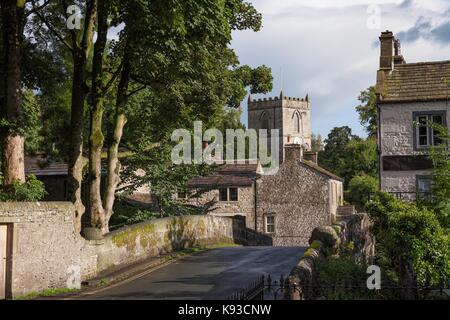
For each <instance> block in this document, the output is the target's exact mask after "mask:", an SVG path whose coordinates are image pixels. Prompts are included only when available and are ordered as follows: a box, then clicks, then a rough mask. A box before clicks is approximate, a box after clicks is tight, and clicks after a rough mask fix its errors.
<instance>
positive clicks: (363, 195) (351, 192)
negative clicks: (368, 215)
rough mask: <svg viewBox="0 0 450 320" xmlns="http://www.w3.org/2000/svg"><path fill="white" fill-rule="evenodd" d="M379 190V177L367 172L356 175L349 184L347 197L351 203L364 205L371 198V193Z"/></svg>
mask: <svg viewBox="0 0 450 320" xmlns="http://www.w3.org/2000/svg"><path fill="white" fill-rule="evenodd" d="M376 191H378V179H376V178H374V177H371V176H368V175H366V174H362V175H358V176H354V177H353V178H352V179H351V180H350V182H349V184H348V191H347V199H348V201H350V202H351V203H354V204H359V205H364V204H365V203H366V202H367V200H368V199H369V194H371V193H375V192H376Z"/></svg>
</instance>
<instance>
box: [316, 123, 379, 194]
mask: <svg viewBox="0 0 450 320" xmlns="http://www.w3.org/2000/svg"><path fill="white" fill-rule="evenodd" d="M325 144H326V145H325V148H324V150H323V151H321V152H320V153H319V164H320V165H321V166H323V167H324V168H326V169H328V170H330V171H331V172H333V173H335V174H337V175H338V176H340V177H342V178H344V186H345V187H347V186H348V184H349V182H350V180H351V179H352V178H353V177H354V176H356V175H361V174H366V175H370V176H372V177H376V176H377V171H378V165H377V152H376V150H377V149H376V148H377V145H376V140H375V138H368V139H361V138H359V137H357V136H355V135H353V134H352V130H351V129H350V128H349V127H339V128H333V130H331V132H330V134H329V135H328V138H327V139H326V140H325Z"/></svg>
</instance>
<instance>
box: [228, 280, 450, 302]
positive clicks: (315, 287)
mask: <svg viewBox="0 0 450 320" xmlns="http://www.w3.org/2000/svg"><path fill="white" fill-rule="evenodd" d="M294 296H296V297H297V298H300V299H308V300H317V299H319V300H323V299H325V300H402V299H445V300H450V281H449V283H448V285H447V286H445V285H442V286H438V287H407V286H399V285H396V284H390V283H386V282H383V283H382V285H381V287H380V289H378V290H370V289H368V288H367V285H366V284H361V285H360V284H355V283H313V284H310V285H305V284H302V285H296V284H290V283H289V282H288V281H286V280H285V279H284V278H283V276H281V277H280V279H279V280H278V281H276V280H275V281H273V280H272V278H271V277H270V275H268V276H261V277H259V278H258V279H257V280H256V281H254V282H252V283H250V284H249V285H248V286H247V287H246V288H244V289H241V290H238V291H236V292H235V293H233V294H232V295H230V296H228V297H227V298H226V299H227V300H284V299H288V300H290V299H293V297H294ZM408 297H409V298H408Z"/></svg>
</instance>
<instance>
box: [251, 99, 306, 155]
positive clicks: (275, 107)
mask: <svg viewBox="0 0 450 320" xmlns="http://www.w3.org/2000/svg"><path fill="white" fill-rule="evenodd" d="M248 127H249V129H256V130H257V131H258V130H260V129H265V130H268V134H270V130H272V129H278V130H279V152H280V158H279V159H280V163H282V162H283V160H284V146H285V145H287V144H290V143H298V144H301V145H303V146H304V147H305V148H306V149H307V150H310V149H311V104H310V102H309V97H308V95H306V97H305V98H304V99H300V98H291V97H286V96H284V94H283V92H281V94H280V96H279V97H275V98H269V99H267V98H264V99H258V100H253V99H252V97H251V95H250V96H249V99H248ZM268 137H270V135H269V136H268ZM268 150H270V139H269V141H268Z"/></svg>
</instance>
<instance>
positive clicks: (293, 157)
mask: <svg viewBox="0 0 450 320" xmlns="http://www.w3.org/2000/svg"><path fill="white" fill-rule="evenodd" d="M261 173H262V168H261V166H260V165H259V164H226V165H223V166H221V167H219V169H218V170H217V171H216V172H215V173H214V174H212V175H210V176H206V177H197V178H194V179H192V180H190V181H189V182H188V184H187V186H188V188H189V189H190V190H191V192H190V195H191V196H188V195H187V194H185V193H179V194H178V195H177V198H178V199H179V200H180V201H182V202H184V203H185V204H190V205H194V206H197V207H204V206H205V205H207V204H208V203H211V207H210V208H209V210H210V211H209V213H208V214H210V215H214V216H228V217H234V216H242V217H243V218H245V222H246V226H247V228H249V229H252V230H255V231H257V232H259V233H263V234H266V235H269V236H271V237H272V238H273V244H274V245H277V246H293V245H306V244H307V242H308V239H309V237H310V236H311V232H312V230H313V229H314V228H315V227H318V226H321V225H324V224H329V223H331V222H332V221H334V219H335V216H336V212H337V209H338V207H339V206H340V205H341V204H342V202H343V184H342V179H341V178H339V177H337V176H335V175H334V174H332V173H331V172H328V171H327V170H325V169H323V168H321V167H319V166H318V165H317V164H316V163H314V162H312V161H309V160H306V159H305V157H304V155H303V148H302V147H301V146H300V145H298V144H290V145H286V146H285V161H284V162H283V163H282V164H281V166H280V169H279V170H278V172H277V173H276V174H275V175H263V174H261ZM192 195H194V196H192Z"/></svg>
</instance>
